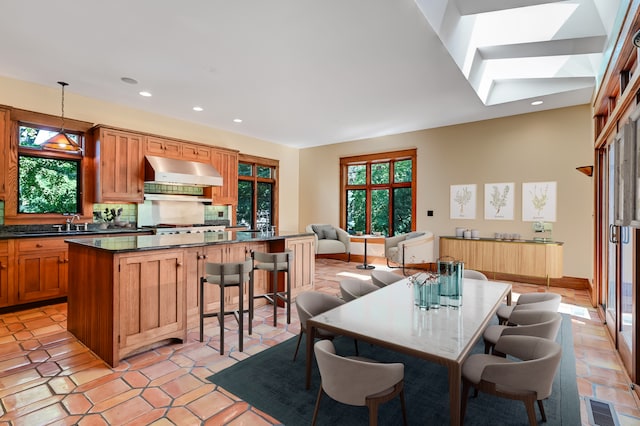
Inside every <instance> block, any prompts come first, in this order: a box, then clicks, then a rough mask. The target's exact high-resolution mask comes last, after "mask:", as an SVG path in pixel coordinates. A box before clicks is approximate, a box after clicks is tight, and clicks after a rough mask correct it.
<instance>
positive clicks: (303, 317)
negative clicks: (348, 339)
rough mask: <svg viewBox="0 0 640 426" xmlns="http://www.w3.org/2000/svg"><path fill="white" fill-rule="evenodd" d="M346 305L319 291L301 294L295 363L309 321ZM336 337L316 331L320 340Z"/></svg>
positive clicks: (298, 302) (298, 300) (298, 304)
mask: <svg viewBox="0 0 640 426" xmlns="http://www.w3.org/2000/svg"><path fill="white" fill-rule="evenodd" d="M344 303H345V302H344V300H342V299H340V298H338V297H336V296H332V295H330V294H326V293H320V292H317V291H306V292H304V293H300V294H299V295H298V296H297V297H296V309H297V310H298V318H299V319H300V334H298V343H297V344H296V351H295V353H294V354H293V360H294V361H295V360H296V357H297V356H298V350H299V349H300V341H301V340H302V335H303V334H306V333H307V320H308V319H309V318H311V317H315V316H316V315H320V314H321V313H323V312H327V311H329V310H331V309H333V308H335V307H337V306H340V305H342V304H344ZM335 336H336V335H335V334H333V333H330V332H328V331H325V330H322V329H318V330H316V335H315V337H317V338H320V339H333V338H334V337H335ZM307 338H308V336H307ZM357 352H358V344H357V342H356V353H357Z"/></svg>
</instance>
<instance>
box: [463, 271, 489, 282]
mask: <svg viewBox="0 0 640 426" xmlns="http://www.w3.org/2000/svg"><path fill="white" fill-rule="evenodd" d="M463 274H464V278H471V279H474V280H483V281H487V280H488V278H487V276H486V275H485V274H483V273H482V272H480V271H474V270H473V269H465V270H464V272H463Z"/></svg>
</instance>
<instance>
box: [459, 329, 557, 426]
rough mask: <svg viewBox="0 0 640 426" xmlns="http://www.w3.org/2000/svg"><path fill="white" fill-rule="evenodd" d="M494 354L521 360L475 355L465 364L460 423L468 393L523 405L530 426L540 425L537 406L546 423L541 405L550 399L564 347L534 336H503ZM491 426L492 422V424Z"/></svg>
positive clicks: (463, 368) (462, 419) (462, 420)
mask: <svg viewBox="0 0 640 426" xmlns="http://www.w3.org/2000/svg"><path fill="white" fill-rule="evenodd" d="M495 350H496V351H498V352H500V353H503V354H506V355H510V356H511V357H515V358H518V359H519V360H515V359H513V358H503V357H500V356H496V355H487V354H473V355H471V356H470V357H469V358H467V360H466V361H465V362H464V364H462V410H461V414H460V419H461V423H464V416H465V412H466V409H467V398H468V396H469V390H470V389H471V388H472V387H473V388H475V389H477V390H479V391H480V392H485V393H489V394H492V395H496V396H498V397H501V398H507V399H515V400H520V401H522V402H523V403H524V405H525V407H526V410H527V416H528V418H529V424H530V425H537V424H538V423H537V420H536V412H535V406H534V402H536V401H537V403H538V408H539V409H540V414H541V415H542V421H543V422H546V421H547V416H546V414H545V412H544V406H543V405H542V401H543V400H544V399H546V398H548V397H549V395H551V391H552V386H553V378H554V376H555V375H556V372H557V371H558V367H559V366H560V359H561V357H562V348H561V346H560V345H559V344H558V343H556V342H554V341H552V340H549V339H543V338H541V337H533V336H502V337H500V338H499V339H498V342H497V343H496V346H495ZM489 422H490V420H489Z"/></svg>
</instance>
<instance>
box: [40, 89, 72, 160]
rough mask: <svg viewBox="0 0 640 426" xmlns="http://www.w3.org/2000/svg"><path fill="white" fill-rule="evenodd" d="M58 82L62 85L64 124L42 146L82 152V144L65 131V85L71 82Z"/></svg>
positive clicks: (54, 149) (57, 149) (55, 149)
mask: <svg viewBox="0 0 640 426" xmlns="http://www.w3.org/2000/svg"><path fill="white" fill-rule="evenodd" d="M58 84H59V85H60V86H62V126H61V128H60V131H59V132H58V133H56V134H55V135H53V136H52V137H50V138H49V139H47V140H46V141H45V142H43V143H42V145H41V146H42V148H44V149H50V150H53V151H67V152H81V151H82V148H81V147H80V145H78V144H77V143H76V142H74V141H73V139H71V138H70V137H69V136H68V135H67V134H66V133H65V131H64V87H65V86H68V85H69V84H68V83H65V82H64V81H59V82H58Z"/></svg>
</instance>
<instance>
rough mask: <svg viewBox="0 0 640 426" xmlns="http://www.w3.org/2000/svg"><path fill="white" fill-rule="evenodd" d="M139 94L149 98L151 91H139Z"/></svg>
mask: <svg viewBox="0 0 640 426" xmlns="http://www.w3.org/2000/svg"><path fill="white" fill-rule="evenodd" d="M140 96H144V97H145V98H150V97H151V93H149V92H144V91H143V92H140Z"/></svg>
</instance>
